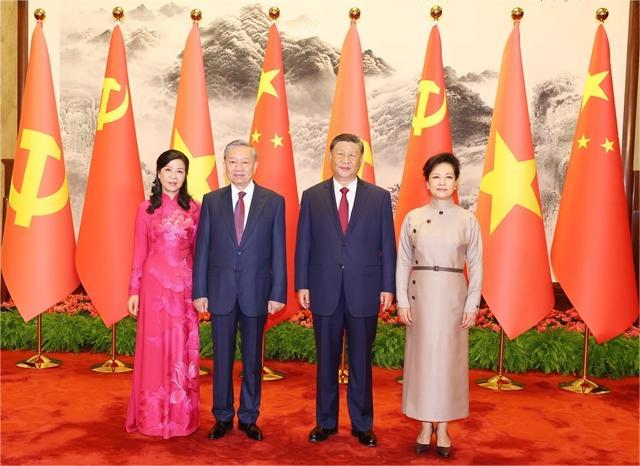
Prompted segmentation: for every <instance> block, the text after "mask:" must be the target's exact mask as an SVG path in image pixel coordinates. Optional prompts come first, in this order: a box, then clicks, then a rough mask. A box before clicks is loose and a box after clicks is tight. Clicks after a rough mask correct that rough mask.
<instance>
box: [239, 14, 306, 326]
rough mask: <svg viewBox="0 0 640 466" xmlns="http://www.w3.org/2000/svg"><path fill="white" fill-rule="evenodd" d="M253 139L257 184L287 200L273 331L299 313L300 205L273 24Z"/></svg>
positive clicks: (269, 323) (277, 36) (271, 320)
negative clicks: (283, 272) (283, 264)
mask: <svg viewBox="0 0 640 466" xmlns="http://www.w3.org/2000/svg"><path fill="white" fill-rule="evenodd" d="M250 138H251V145H252V146H253V147H255V149H256V150H257V151H258V160H259V163H258V169H257V171H256V174H255V177H254V179H255V181H256V182H257V183H258V184H260V185H261V186H264V187H266V188H269V189H271V190H273V191H275V192H277V193H278V194H280V195H281V196H283V197H284V199H285V222H286V245H287V269H288V272H287V290H288V294H287V303H286V306H285V308H284V309H283V310H281V311H280V312H278V313H276V314H273V315H270V316H269V320H268V321H267V328H269V327H272V326H274V325H276V324H278V323H280V322H283V321H285V320H287V319H288V318H289V317H291V315H293V314H294V313H295V312H297V311H298V310H299V306H298V299H297V296H296V292H295V286H294V283H293V282H294V273H293V267H294V258H295V247H296V229H297V224H298V213H299V211H300V204H299V201H298V187H297V184H296V169H295V164H294V162H293V146H292V145H291V134H290V131H289V108H288V106H287V94H286V92H285V86H284V66H283V62H282V46H281V44H280V34H279V33H278V28H277V27H276V25H275V24H272V25H271V29H269V39H268V40H267V47H266V49H265V52H264V64H263V66H262V74H261V75H260V84H259V85H258V97H257V99H256V109H255V113H254V116H253V124H252V125H251V136H250Z"/></svg>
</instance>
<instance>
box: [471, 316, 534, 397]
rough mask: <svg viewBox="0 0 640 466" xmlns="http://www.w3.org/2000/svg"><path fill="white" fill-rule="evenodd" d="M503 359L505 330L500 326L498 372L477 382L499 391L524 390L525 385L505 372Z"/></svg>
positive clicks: (484, 386)
mask: <svg viewBox="0 0 640 466" xmlns="http://www.w3.org/2000/svg"><path fill="white" fill-rule="evenodd" d="M503 361H504V330H503V329H502V327H500V350H499V353H498V373H497V374H496V375H494V376H492V377H489V378H487V379H480V380H477V381H476V384H477V385H479V386H481V387H483V388H488V389H490V390H498V391H516V390H522V389H523V388H524V387H523V386H522V384H519V383H518V382H514V381H513V380H511V379H510V378H508V377H507V376H505V375H504V373H503Z"/></svg>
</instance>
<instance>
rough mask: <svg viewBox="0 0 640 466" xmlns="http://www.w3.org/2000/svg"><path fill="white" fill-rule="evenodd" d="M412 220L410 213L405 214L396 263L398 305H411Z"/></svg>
mask: <svg viewBox="0 0 640 466" xmlns="http://www.w3.org/2000/svg"><path fill="white" fill-rule="evenodd" d="M410 226H411V222H410V221H409V215H405V217H404V220H403V221H402V227H401V228H400V241H399V242H398V261H397V263H396V293H397V297H398V307H409V293H408V290H407V288H408V287H409V275H410V274H411V264H412V262H413V248H412V247H411V239H410V238H409V228H410Z"/></svg>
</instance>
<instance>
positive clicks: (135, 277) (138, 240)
mask: <svg viewBox="0 0 640 466" xmlns="http://www.w3.org/2000/svg"><path fill="white" fill-rule="evenodd" d="M146 207H147V204H146V203H144V204H141V205H140V207H138V213H137V214H136V229H135V232H134V239H133V263H132V264H131V280H130V281H129V295H135V294H138V293H139V292H140V279H141V278H142V267H143V266H144V261H145V260H146V258H147V252H148V250H149V245H148V241H149V220H150V219H151V215H149V214H148V213H147V211H146Z"/></svg>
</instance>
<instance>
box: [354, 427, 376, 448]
mask: <svg viewBox="0 0 640 466" xmlns="http://www.w3.org/2000/svg"><path fill="white" fill-rule="evenodd" d="M351 435H353V436H354V437H358V442H360V445H364V446H365V447H377V446H378V440H377V439H376V434H374V433H373V431H372V430H355V429H351Z"/></svg>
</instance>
